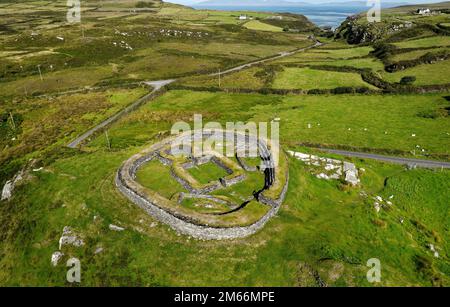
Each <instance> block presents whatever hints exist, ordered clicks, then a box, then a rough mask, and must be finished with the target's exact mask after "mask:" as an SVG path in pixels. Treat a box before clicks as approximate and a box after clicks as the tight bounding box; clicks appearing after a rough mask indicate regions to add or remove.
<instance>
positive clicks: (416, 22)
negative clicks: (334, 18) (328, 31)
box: [336, 1, 450, 44]
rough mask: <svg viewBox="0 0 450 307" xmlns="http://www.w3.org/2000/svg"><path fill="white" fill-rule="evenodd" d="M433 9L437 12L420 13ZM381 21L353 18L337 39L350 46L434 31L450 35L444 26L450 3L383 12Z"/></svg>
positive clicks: (341, 28)
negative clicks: (345, 41) (422, 9)
mask: <svg viewBox="0 0 450 307" xmlns="http://www.w3.org/2000/svg"><path fill="white" fill-rule="evenodd" d="M424 7H425V8H430V9H431V10H433V11H435V13H432V14H428V15H420V14H417V13H416V11H417V10H418V9H420V8H424ZM381 14H382V15H381V16H382V20H381V22H376V23H368V22H367V18H366V13H361V14H359V15H356V16H351V17H349V18H347V20H346V21H345V22H344V23H343V24H342V25H341V26H340V27H339V28H338V29H337V30H336V38H343V39H346V40H347V42H349V43H350V44H360V43H373V42H375V41H378V40H383V39H389V38H392V39H395V37H414V36H420V35H426V34H427V33H430V32H434V33H437V34H442V35H449V32H448V29H447V28H446V27H445V26H444V27H442V26H441V24H445V23H447V22H448V21H449V20H450V2H448V1H447V2H442V3H436V4H432V5H410V6H401V7H397V8H391V9H383V10H382V13H381Z"/></svg>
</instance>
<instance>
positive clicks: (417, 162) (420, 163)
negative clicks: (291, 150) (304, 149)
mask: <svg viewBox="0 0 450 307" xmlns="http://www.w3.org/2000/svg"><path fill="white" fill-rule="evenodd" d="M319 150H321V151H325V152H328V153H333V154H338V155H341V156H346V157H356V158H362V159H371V160H378V161H384V162H390V163H396V164H403V165H410V166H416V167H422V168H450V163H449V162H441V161H432V160H421V159H408V158H402V157H393V156H384V155H377V154H371V153H365V152H354V151H346V150H338V149H327V148H319Z"/></svg>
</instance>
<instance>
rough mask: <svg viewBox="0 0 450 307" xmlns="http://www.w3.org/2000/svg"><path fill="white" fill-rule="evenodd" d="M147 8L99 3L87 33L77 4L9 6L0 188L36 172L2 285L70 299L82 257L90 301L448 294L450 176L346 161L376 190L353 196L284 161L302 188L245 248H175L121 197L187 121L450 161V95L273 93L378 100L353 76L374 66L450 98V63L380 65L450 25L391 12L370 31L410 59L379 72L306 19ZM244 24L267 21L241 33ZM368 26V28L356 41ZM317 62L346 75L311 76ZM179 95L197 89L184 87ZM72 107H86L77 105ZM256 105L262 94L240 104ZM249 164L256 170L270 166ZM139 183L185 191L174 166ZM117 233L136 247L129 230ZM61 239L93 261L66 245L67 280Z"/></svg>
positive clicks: (1, 233) (217, 173) (370, 59)
mask: <svg viewBox="0 0 450 307" xmlns="http://www.w3.org/2000/svg"><path fill="white" fill-rule="evenodd" d="M150 1H151V3H152V5H150V6H151V8H150V9H149V10H146V9H143V10H141V9H142V6H148V4H143V3H138V2H139V1H138V0H119V1H97V0H96V1H89V2H87V3H84V4H83V5H82V8H83V22H82V24H81V25H80V24H75V25H69V24H67V23H66V22H65V17H66V10H67V6H66V1H65V0H58V1H27V2H21V3H16V2H12V1H11V0H4V1H2V3H0V9H1V10H2V22H1V23H2V25H0V144H1V145H0V165H1V167H0V184H1V186H3V184H4V183H5V182H6V180H9V179H11V178H12V177H13V176H14V175H15V174H17V173H18V171H19V170H21V169H24V170H25V173H24V176H23V177H24V180H23V181H22V182H20V183H19V184H18V186H17V187H16V189H15V190H14V191H13V197H12V198H11V199H10V200H8V201H1V203H0V255H1V256H0V285H1V286H73V285H72V284H69V283H68V282H66V273H67V267H66V266H65V261H67V259H69V258H70V257H76V258H78V259H80V261H81V268H82V282H81V284H80V285H81V286H220V287H224V286H315V287H316V286H320V285H321V283H320V281H322V282H324V283H325V284H326V285H327V286H449V285H450V260H449V259H450V245H449V244H448V241H449V231H448V221H449V219H450V216H449V215H450V211H449V210H448V199H449V198H450V171H448V170H444V169H436V170H424V169H408V168H406V167H404V166H400V165H393V164H388V163H378V162H374V161H369V160H361V159H356V158H355V159H350V158H349V159H345V161H349V162H353V163H354V164H355V165H356V167H357V168H358V170H359V179H360V180H361V183H360V184H359V185H357V186H354V187H352V186H350V185H348V184H346V183H345V182H344V180H323V179H319V178H317V176H316V174H317V171H318V170H317V169H316V168H315V167H313V166H308V165H305V164H304V163H303V162H301V161H299V160H297V159H293V158H288V160H287V161H286V160H282V163H281V166H282V167H283V168H279V169H278V170H277V171H278V172H281V173H282V174H286V175H287V174H289V189H288V192H287V194H286V199H285V201H284V202H283V204H282V206H281V208H280V211H279V213H278V214H277V215H276V216H275V217H274V218H272V219H271V220H270V221H269V222H268V223H267V225H266V226H265V227H264V228H263V229H262V230H261V231H259V232H257V233H256V234H255V235H252V236H250V237H248V238H243V239H236V240H231V241H202V240H195V239H193V238H190V237H188V236H184V235H181V234H178V233H176V232H175V231H174V230H172V229H171V228H169V227H168V226H166V225H165V224H163V223H160V222H158V221H157V220H155V219H154V218H152V217H151V216H150V215H149V214H147V213H146V212H145V211H144V210H142V209H140V208H139V207H138V206H136V205H135V204H133V203H132V202H130V201H129V200H128V199H127V198H125V197H124V196H123V195H122V194H121V193H120V192H119V191H118V189H117V187H116V185H115V176H116V173H117V170H118V169H119V167H120V166H121V165H122V164H123V162H124V161H125V160H127V159H129V158H130V157H131V156H132V155H134V154H137V153H139V152H141V151H142V150H143V149H145V148H148V147H149V146H150V145H152V144H155V143H157V142H160V141H161V140H163V139H165V138H166V137H168V136H169V135H170V130H171V127H172V125H173V124H174V123H175V122H179V121H184V122H187V123H192V121H193V117H194V115H195V114H201V115H202V117H203V123H206V122H210V121H215V122H219V123H221V124H223V125H224V124H225V123H227V122H249V121H252V122H257V123H258V122H267V123H271V122H279V123H280V143H281V149H282V150H283V151H286V150H295V151H299V152H306V153H311V154H316V155H320V156H325V157H330V158H335V159H343V157H340V156H337V155H330V154H325V153H323V152H319V151H317V150H316V149H313V147H316V146H329V147H333V148H344V149H348V150H355V151H367V152H376V153H381V154H389V155H395V156H406V157H416V158H422V159H439V160H445V161H450V153H449V146H448V145H449V144H450V122H449V121H450V116H449V110H450V98H449V94H448V91H441V92H438V91H436V92H434V93H425V91H424V90H423V89H417V88H415V89H414V88H413V87H412V88H411V91H413V90H416V91H417V92H418V93H419V92H420V94H412V93H411V94H405V93H401V94H400V93H389V94H387V93H385V92H382V90H381V89H379V90H378V92H377V93H376V94H373V93H371V94H364V95H363V94H352V95H350V94H339V95H332V94H318V93H317V94H315V95H313V94H311V93H310V94H302V95H294V94H286V95H274V94H262V93H268V92H269V91H270V90H271V91H273V92H282V91H274V89H304V90H308V89H334V88H337V87H360V86H361V87H363V86H365V87H368V88H370V89H373V90H375V89H376V88H374V87H373V86H371V85H369V84H368V83H365V82H364V81H363V80H362V77H361V75H360V74H359V73H354V72H340V71H337V70H341V71H348V70H352V71H355V70H356V69H362V68H364V69H370V70H371V71H372V72H373V73H374V74H376V75H378V76H380V77H382V78H383V79H384V80H386V81H389V82H391V83H396V82H399V81H400V80H401V78H402V77H405V76H415V77H416V78H417V80H416V81H415V82H414V83H413V86H421V85H442V84H447V83H450V79H449V77H448V76H449V75H450V74H448V71H450V67H449V63H450V61H449V60H446V61H441V62H438V63H433V64H422V65H418V66H416V67H412V68H409V69H406V70H403V71H398V72H395V73H388V72H386V71H385V70H384V64H383V62H390V61H402V60H411V59H416V58H418V57H420V56H422V55H424V54H426V53H428V52H435V51H439V50H443V49H447V47H448V46H450V40H449V38H448V36H444V35H437V34H436V33H444V32H445V31H446V30H445V29H442V28H440V29H437V28H436V27H437V24H441V26H442V24H443V25H444V27H445V25H446V23H448V14H445V13H442V14H440V15H433V16H426V17H418V16H416V15H412V14H411V10H413V8H411V7H407V8H406V9H405V8H398V9H392V10H388V11H386V14H384V15H383V16H384V17H383V18H385V22H383V23H380V24H377V25H374V26H373V27H374V28H375V30H379V31H387V32H386V33H387V34H386V35H385V36H384V37H382V38H381V40H383V41H384V42H385V43H392V44H394V45H395V46H396V47H397V48H413V49H411V50H408V52H405V53H398V54H397V53H396V54H394V55H393V56H392V55H388V57H387V58H382V57H381V56H380V59H381V60H380V59H379V58H376V57H375V55H374V54H372V53H371V51H373V50H374V47H375V45H374V46H372V45H373V44H372V43H367V44H365V45H348V44H347V43H346V41H345V39H342V38H341V39H337V40H334V39H333V38H332V37H328V38H325V37H324V36H322V34H323V32H321V31H320V30H319V29H318V28H316V27H315V26H314V25H312V24H311V23H310V22H309V21H307V20H306V19H304V18H303V17H302V16H295V15H292V14H280V15H282V16H283V18H282V19H279V18H274V14H273V13H269V12H260V13H257V12H227V11H209V10H194V9H190V8H187V7H183V6H180V5H175V4H170V3H163V2H161V1H158V0H146V2H150ZM139 6H141V7H139ZM430 7H435V5H430ZM241 13H242V14H246V15H247V16H249V17H251V18H253V19H252V20H251V21H249V22H243V21H241V20H239V15H240V14H241ZM277 15H278V14H277ZM406 21H413V23H414V26H413V28H412V29H410V30H401V31H392V32H389V31H391V29H390V28H389V27H390V25H392V24H398V23H404V22H406ZM365 22H366V18H361V19H359V20H357V21H356V24H355V26H358V25H361V24H364V23H365ZM423 24H425V25H427V27H423V28H422V27H421V25H423ZM377 27H379V28H377ZM283 28H285V29H287V28H289V29H290V30H292V31H283ZM297 28H298V29H297ZM294 30H295V31H294ZM296 30H299V32H297V31H296ZM313 35H314V37H316V38H318V39H319V40H320V41H322V42H324V43H326V44H324V45H323V46H320V47H318V48H313V49H310V50H308V51H306V52H300V53H297V54H295V55H293V56H287V57H284V58H281V59H278V60H275V61H269V62H266V63H264V64H261V65H257V66H253V67H251V68H248V69H243V70H240V71H237V72H233V73H230V74H226V75H221V76H220V78H219V76H214V77H213V76H210V75H209V74H210V73H211V72H218V71H219V70H221V71H224V70H225V69H227V68H230V67H234V66H237V65H241V64H244V63H248V62H251V61H255V60H258V59H263V58H266V57H269V56H273V55H276V54H279V53H281V52H285V51H292V50H295V49H297V48H304V47H307V46H311V45H313V44H314V43H315V41H314V39H311V37H312V36H313ZM308 37H309V38H308ZM366 37H367V36H366ZM430 47H432V49H431V48H430ZM426 48H430V49H426ZM319 65H320V66H332V68H324V67H322V69H329V70H319V67H316V68H314V66H319ZM38 67H39V69H40V70H41V73H42V80H41V77H40V74H39V69H38ZM332 70H336V71H332ZM168 78H180V79H179V80H178V81H177V82H175V83H174V84H173V86H174V87H172V88H168V89H167V91H165V90H164V91H162V92H161V95H160V96H158V97H156V98H155V99H154V100H152V101H151V102H149V103H146V104H144V105H142V106H141V107H140V108H138V109H137V110H134V111H132V112H130V113H128V114H126V115H125V116H123V117H122V118H121V119H119V120H118V121H116V122H114V123H113V124H112V125H110V126H108V127H107V132H108V133H107V134H106V133H104V132H103V131H102V132H101V133H98V134H95V135H94V136H92V137H91V138H90V139H88V140H86V143H85V144H83V145H82V146H81V147H80V148H77V149H69V148H67V147H66V145H67V144H68V143H69V142H70V141H71V140H73V139H74V138H75V137H76V136H79V135H80V134H82V133H83V132H85V131H86V130H88V129H89V128H92V127H93V126H95V125H97V124H99V123H100V122H102V121H103V120H105V119H106V118H108V117H110V116H112V115H114V114H116V113H117V112H118V111H120V110H122V109H124V108H125V107H126V106H128V105H130V104H131V103H132V102H134V101H136V100H137V99H138V98H140V97H142V96H143V95H145V94H147V93H148V92H149V90H150V89H149V88H145V87H140V86H138V84H140V82H141V81H149V80H158V79H168ZM371 82H372V81H371ZM131 83H133V84H134V85H131ZM177 85H183V86H189V87H197V88H198V89H197V90H196V91H194V90H186V89H184V90H180V89H178V90H176V89H175V88H176V86H177ZM135 86H138V87H135ZM171 86H172V85H171ZM242 89H245V90H242ZM71 90H74V91H76V92H71V93H65V94H64V93H63V92H65V91H71ZM239 90H242V91H241V93H236V92H239ZM247 90H255V91H248V92H251V93H247V94H244V93H242V92H247ZM256 90H257V91H256ZM419 90H420V91H419ZM316 92H319V91H316ZM56 93H59V94H58V95H56ZM258 93H259V94H258ZM41 94H42V95H43V96H39V97H37V95H41ZM304 146H307V147H304ZM247 162H248V164H250V165H257V161H256V159H248V161H247ZM284 167H286V168H284ZM188 174H190V175H192V177H194V178H195V179H197V180H198V181H199V182H200V184H206V183H208V182H210V181H212V180H217V179H218V178H220V177H223V176H225V175H226V172H225V171H224V170H223V169H222V168H220V167H218V166H216V165H214V164H212V163H208V164H205V165H201V166H199V167H197V168H193V169H190V170H188ZM277 174H278V175H279V174H280V173H277ZM246 176H247V177H246V180H245V181H243V182H240V183H238V184H236V185H233V186H231V187H228V188H224V189H221V190H217V191H215V192H214V193H212V194H213V195H215V196H217V197H225V198H227V199H229V200H232V202H233V203H235V204H241V203H243V202H245V201H246V200H248V199H249V197H250V196H252V195H253V193H254V192H255V191H259V190H260V189H261V188H262V187H263V186H264V176H263V174H262V173H261V172H247V173H246ZM136 179H137V181H138V182H139V183H140V184H142V185H143V186H144V187H146V188H148V189H151V190H154V191H156V192H157V193H159V194H160V195H161V196H162V197H165V198H167V199H171V200H173V199H174V197H175V196H177V194H178V193H180V192H185V191H184V188H183V187H182V186H181V185H180V184H179V183H178V182H176V180H175V179H174V178H173V177H172V176H171V174H170V168H169V167H165V166H163V165H162V164H161V163H160V162H159V161H153V162H150V163H148V164H146V165H144V166H143V167H142V168H141V169H140V170H139V171H138V173H137V178H136ZM278 188H280V187H278ZM280 189H281V188H280ZM376 196H380V197H382V198H383V199H385V200H387V199H389V200H390V201H391V203H392V204H390V205H388V204H387V202H384V203H383V206H382V207H381V208H380V211H379V212H377V211H376V209H375V207H374V202H375V199H376ZM178 205H180V206H181V207H182V208H183V209H182V210H187V211H189V212H191V211H192V212H194V213H199V214H211V213H217V212H223V211H224V210H226V211H227V210H229V209H230V206H229V205H228V204H220V205H217V204H216V205H217V206H216V207H214V206H213V207H207V206H206V205H209V204H207V202H206V201H202V200H192V199H185V200H183V202H182V203H181V204H177V206H178ZM231 207H232V206H231ZM177 209H178V208H177ZM269 209H270V208H269V207H268V206H265V205H261V204H260V203H258V202H256V201H251V202H250V203H248V205H247V206H245V207H244V208H242V209H241V211H237V212H233V213H231V214H229V215H227V217H225V218H224V219H221V218H220V217H217V216H216V215H214V218H212V220H214V221H213V222H217V224H214V223H213V224H212V225H213V226H217V225H219V226H227V227H228V226H230V225H239V226H243V225H250V224H252V223H254V222H255V221H256V220H258V219H259V218H260V217H261V216H262V215H264V214H265V213H267V211H268V210H269ZM195 217H197V216H195ZM110 224H114V225H118V226H121V227H123V228H124V231H121V232H116V231H113V230H111V229H110ZM208 224H209V223H208ZM65 226H70V227H72V229H73V230H74V232H75V233H77V234H78V235H79V236H80V237H81V238H82V239H83V241H84V243H85V244H84V245H83V246H80V247H74V246H64V247H63V248H62V252H64V256H63V258H62V260H61V262H60V263H59V264H58V265H57V266H55V267H54V266H52V265H51V262H50V259H51V256H52V254H53V253H54V252H55V251H57V250H58V248H59V242H58V241H59V239H60V237H61V233H62V230H63V228H64V227H65ZM430 244H433V245H434V246H435V248H436V251H437V252H438V256H436V255H435V254H434V252H433V251H431V249H430ZM100 249H101V252H98V251H99V250H100ZM371 258H378V259H380V261H381V265H382V280H381V283H379V284H376V285H374V284H370V283H368V281H367V278H366V273H367V270H368V268H367V266H366V263H367V260H368V259H371ZM319 279H320V280H319Z"/></svg>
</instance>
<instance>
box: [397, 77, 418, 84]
mask: <svg viewBox="0 0 450 307" xmlns="http://www.w3.org/2000/svg"><path fill="white" fill-rule="evenodd" d="M414 82H416V77H414V76H406V77H403V78H402V79H401V80H400V84H402V85H409V84H413V83H414Z"/></svg>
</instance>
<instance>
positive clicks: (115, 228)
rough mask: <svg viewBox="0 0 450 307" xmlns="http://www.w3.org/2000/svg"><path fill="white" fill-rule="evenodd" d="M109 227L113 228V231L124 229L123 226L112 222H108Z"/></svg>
mask: <svg viewBox="0 0 450 307" xmlns="http://www.w3.org/2000/svg"><path fill="white" fill-rule="evenodd" d="M109 229H110V230H113V231H124V230H125V228H123V227H120V226H117V225H113V224H109Z"/></svg>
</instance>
